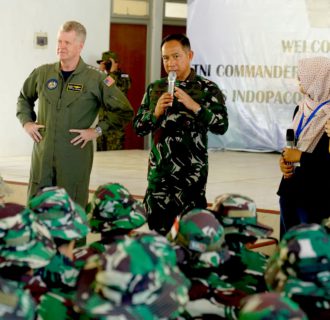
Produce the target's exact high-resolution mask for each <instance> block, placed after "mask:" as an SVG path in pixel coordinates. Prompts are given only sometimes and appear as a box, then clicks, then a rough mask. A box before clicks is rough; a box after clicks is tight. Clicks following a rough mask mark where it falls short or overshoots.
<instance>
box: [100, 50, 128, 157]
mask: <svg viewBox="0 0 330 320" xmlns="http://www.w3.org/2000/svg"><path fill="white" fill-rule="evenodd" d="M96 62H97V63H98V64H99V65H100V70H102V71H104V72H106V73H107V74H108V75H110V76H111V77H112V78H113V79H114V80H115V83H116V86H117V87H118V88H119V89H120V90H121V91H122V92H123V93H124V94H125V95H126V96H127V92H128V90H129V89H130V87H131V77H130V76H129V74H127V73H124V72H123V71H122V70H121V69H120V68H119V57H118V55H117V53H116V52H114V51H105V52H103V53H102V59H101V60H97V61H96ZM107 115H108V113H107V111H106V110H100V113H99V120H100V121H101V120H105V119H106V117H107ZM124 139H125V129H124V128H120V129H116V130H110V131H109V132H107V133H106V134H103V135H102V136H100V137H98V138H97V151H107V150H121V149H123V147H124Z"/></svg>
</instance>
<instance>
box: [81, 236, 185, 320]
mask: <svg viewBox="0 0 330 320" xmlns="http://www.w3.org/2000/svg"><path fill="white" fill-rule="evenodd" d="M188 287H189V281H188V279H187V278H186V277H185V276H184V275H183V274H182V273H181V272H180V270H179V269H178V267H177V266H176V256H175V252H174V250H173V249H172V247H171V245H170V244H169V242H168V241H167V240H166V239H165V238H164V237H162V236H160V235H155V234H142V235H137V236H136V237H134V238H125V239H123V241H121V242H117V243H113V244H112V245H111V246H110V247H109V248H108V249H107V251H105V252H104V253H103V254H96V255H94V256H91V257H90V258H89V259H88V260H87V263H86V265H85V267H84V269H83V270H82V271H81V273H80V277H79V280H78V288H77V296H76V299H75V303H76V307H77V308H76V310H79V312H80V313H82V314H83V319H86V320H87V319H143V320H149V319H150V320H154V319H180V316H181V315H182V314H183V313H185V305H186V303H187V302H188Z"/></svg>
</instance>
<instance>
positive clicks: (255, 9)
mask: <svg viewBox="0 0 330 320" xmlns="http://www.w3.org/2000/svg"><path fill="white" fill-rule="evenodd" d="M187 34H188V36H189V39H190V41H191V46H192V50H193V51H194V54H195V55H194V59H193V67H194V68H195V69H196V71H197V73H198V74H200V75H202V76H205V77H206V78H209V79H211V80H213V81H214V82H216V83H217V84H218V85H219V87H220V88H221V89H222V90H223V91H224V92H225V94H226V96H227V101H226V105H227V108H228V114H229V129H228V131H227V133H226V134H225V135H224V136H218V135H213V134H210V135H209V147H210V148H217V149H220V148H225V149H232V150H250V151H280V150H281V149H282V148H283V147H284V146H285V133H286V129H287V128H289V127H290V126H291V122H292V116H293V110H294V108H295V106H296V105H297V102H298V101H299V99H300V98H301V95H300V93H299V92H298V83H297V61H298V60H299V59H300V58H304V57H309V56H329V55H330V37H329V35H330V0H188V22H187Z"/></svg>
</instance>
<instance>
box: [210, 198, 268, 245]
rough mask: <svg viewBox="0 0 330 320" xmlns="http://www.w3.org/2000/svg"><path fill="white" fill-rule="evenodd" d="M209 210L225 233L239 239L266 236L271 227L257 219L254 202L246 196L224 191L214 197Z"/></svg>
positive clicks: (243, 240)
mask: <svg viewBox="0 0 330 320" xmlns="http://www.w3.org/2000/svg"><path fill="white" fill-rule="evenodd" d="M211 210H212V211H213V212H214V213H215V215H216V217H217V218H218V219H219V221H220V223H221V224H222V225H223V227H224V229H225V234H226V239H227V235H229V234H230V235H234V236H236V237H237V238H239V240H240V241H242V242H245V240H246V241H249V239H250V238H251V239H253V238H255V239H258V238H264V237H268V236H269V235H270V234H271V233H272V232H273V229H272V228H271V227H268V226H266V225H263V224H261V223H259V222H258V221H257V207H256V204H255V202H254V201H253V200H252V199H250V198H249V197H247V196H244V195H240V194H234V193H225V194H222V195H219V196H218V197H216V198H215V200H214V203H213V206H212V208H211Z"/></svg>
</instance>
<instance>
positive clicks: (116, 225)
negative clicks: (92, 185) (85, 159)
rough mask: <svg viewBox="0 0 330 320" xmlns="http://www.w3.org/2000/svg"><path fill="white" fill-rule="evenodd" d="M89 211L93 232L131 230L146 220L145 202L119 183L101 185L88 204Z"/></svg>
mask: <svg viewBox="0 0 330 320" xmlns="http://www.w3.org/2000/svg"><path fill="white" fill-rule="evenodd" d="M87 212H88V216H89V219H90V221H89V222H90V226H91V229H92V231H93V232H101V233H103V232H107V231H111V230H115V229H125V230H127V231H130V230H133V229H136V228H139V227H141V226H142V225H143V224H144V223H145V222H146V212H145V209H144V206H143V204H142V203H141V202H140V201H138V200H136V199H134V197H133V196H132V195H131V194H130V192H129V191H128V190H127V189H126V188H125V187H124V186H122V185H121V184H119V183H107V184H104V185H101V186H99V187H98V188H97V190H96V191H95V193H94V195H93V198H92V201H91V202H90V203H89V204H88V205H87Z"/></svg>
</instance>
